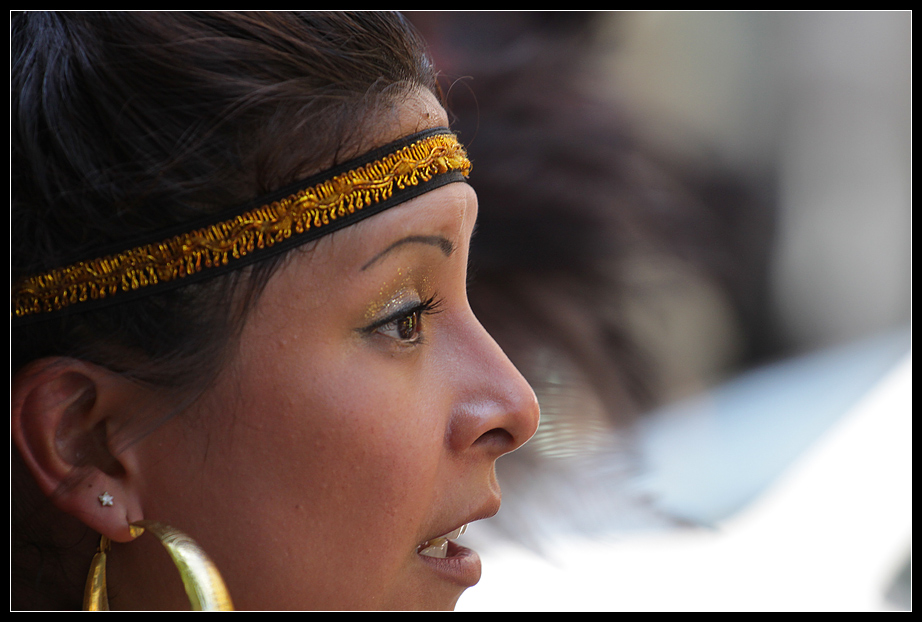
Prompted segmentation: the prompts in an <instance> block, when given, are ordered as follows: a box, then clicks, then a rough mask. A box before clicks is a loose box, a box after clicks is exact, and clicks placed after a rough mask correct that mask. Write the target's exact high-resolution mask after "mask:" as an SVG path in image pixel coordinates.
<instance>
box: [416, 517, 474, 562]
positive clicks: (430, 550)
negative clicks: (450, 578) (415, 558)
mask: <svg viewBox="0 0 922 622" xmlns="http://www.w3.org/2000/svg"><path fill="white" fill-rule="evenodd" d="M466 530H467V525H461V526H460V527H458V528H457V529H455V530H454V531H451V532H449V533H446V534H445V535H443V536H439V537H437V538H433V539H432V540H429V541H427V542H423V543H422V544H420V545H419V546H418V547H417V548H416V552H417V554H419V555H423V556H425V557H437V558H445V557H448V551H449V543H450V542H453V541H455V540H457V539H458V538H459V537H460V536H461V534H463V533H464V532H465V531H466Z"/></svg>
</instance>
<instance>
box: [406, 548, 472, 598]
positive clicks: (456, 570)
mask: <svg viewBox="0 0 922 622" xmlns="http://www.w3.org/2000/svg"><path fill="white" fill-rule="evenodd" d="M417 557H418V558H419V559H420V560H422V562H423V563H424V564H426V565H427V566H429V568H431V569H432V570H434V571H435V572H436V573H437V574H438V575H439V576H440V577H442V578H443V579H445V580H447V581H451V582H452V583H456V584H458V585H460V586H462V587H471V586H473V585H476V584H477V582H478V581H480V570H481V564H480V555H478V554H477V552H476V551H472V550H471V549H469V548H467V547H463V546H460V545H458V544H456V543H455V542H452V541H451V540H449V541H448V551H447V555H446V556H445V557H428V556H426V555H419V554H417Z"/></svg>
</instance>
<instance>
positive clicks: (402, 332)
mask: <svg viewBox="0 0 922 622" xmlns="http://www.w3.org/2000/svg"><path fill="white" fill-rule="evenodd" d="M421 319H422V318H421V311H420V310H419V309H416V310H414V311H412V312H410V313H408V314H407V315H405V316H403V317H401V318H397V319H396V320H393V321H391V322H388V323H387V324H383V325H381V326H379V327H378V332H379V333H381V334H382V335H385V336H387V337H391V338H392V339H396V340H398V341H403V342H406V343H415V342H416V341H418V340H419V336H420V334H419V328H420V320H421Z"/></svg>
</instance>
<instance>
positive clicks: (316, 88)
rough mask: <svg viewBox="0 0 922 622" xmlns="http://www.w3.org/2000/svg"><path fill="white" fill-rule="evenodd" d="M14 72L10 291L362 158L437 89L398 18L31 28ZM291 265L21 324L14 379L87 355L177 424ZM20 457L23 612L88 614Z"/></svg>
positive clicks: (313, 16)
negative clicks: (383, 124)
mask: <svg viewBox="0 0 922 622" xmlns="http://www.w3.org/2000/svg"><path fill="white" fill-rule="evenodd" d="M11 59H12V62H11V157H12V167H11V178H12V193H11V194H12V200H11V243H12V249H11V277H12V280H13V281H14V282H15V281H16V280H17V279H20V278H22V277H24V276H26V275H29V274H33V273H36V272H40V271H44V270H47V269H49V268H52V267H56V266H61V265H66V264H68V263H71V262H74V261H77V260H80V259H85V258H87V257H92V256H96V255H97V254H99V252H100V250H101V249H106V248H107V247H111V246H112V245H123V247H124V245H125V243H126V242H127V241H130V240H132V239H134V238H137V237H142V236H146V235H149V234H151V233H153V232H157V231H160V230H162V229H166V228H169V227H172V226H175V225H178V224H182V223H186V222H188V221H190V220H192V219H194V218H198V217H201V216H203V215H207V214H209V213H214V212H217V211H219V210H222V209H225V208H228V207H232V206H235V205H238V204H242V203H245V202H247V201H249V200H251V199H253V198H255V197H257V196H259V195H262V194H264V193H267V192H269V191H272V190H274V189H276V188H278V187H280V186H283V185H285V184H288V183H291V182H294V181H297V180H298V179H300V178H303V177H306V176H308V175H310V174H312V173H315V172H318V171H319V170H323V169H325V168H328V167H330V166H332V165H335V164H337V163H339V162H341V161H343V160H345V159H348V158H350V157H353V156H355V155H356V154H357V153H356V150H358V149H360V148H364V147H367V145H364V142H363V141H362V133H363V131H366V130H368V129H369V127H370V126H373V125H374V124H376V123H379V122H380V121H381V119H382V115H384V114H385V113H387V111H388V110H390V109H392V107H393V106H395V105H396V104H399V103H400V102H401V101H402V98H405V97H407V96H409V95H411V94H412V93H414V92H416V91H417V90H418V89H429V90H433V89H434V88H435V79H434V74H433V70H432V67H431V64H430V62H429V60H428V57H427V55H426V53H425V50H424V48H423V44H422V42H421V40H420V39H419V38H418V37H417V35H416V34H415V31H414V30H413V29H412V28H411V27H410V26H409V25H408V24H407V22H405V20H404V19H403V17H402V16H400V15H399V14H395V13H372V12H356V13H288V12H286V13H275V12H273V13H224V12H214V13H210V12H209V13H183V12H163V13H159V12H124V13H122V12H112V13H109V12H106V13H101V12H73V13H37V12H36V13H32V12H26V13H22V14H19V15H16V16H14V17H13V19H12V22H11ZM283 260H284V257H277V258H274V259H271V260H267V261H264V262H262V263H259V264H257V265H255V266H253V267H251V268H248V269H244V270H240V271H237V272H233V273H230V274H228V275H225V276H220V277H216V278H214V279H211V280H208V281H205V282H202V283H198V284H194V285H189V286H185V287H181V288H178V289H175V290H172V291H168V292H164V293H159V294H156V295H151V296H147V297H145V298H142V299H139V300H135V301H132V302H127V303H124V304H117V305H114V306H110V307H107V308H105V309H98V310H94V311H91V312H74V313H68V314H64V315H62V316H60V317H55V318H54V319H51V320H47V321H40V322H37V323H34V324H30V325H28V326H23V327H18V326H16V327H14V328H13V330H12V372H13V373H14V374H15V373H16V372H17V371H19V370H20V369H21V368H22V367H23V366H24V365H26V364H27V363H29V362H30V361H34V360H36V359H39V358H42V357H47V356H64V357H74V358H79V359H82V360H86V361H89V362H92V363H95V364H97V365H102V366H105V367H107V368H109V369H111V370H114V371H116V372H119V373H122V374H125V375H127V376H129V377H132V378H136V379H137V380H139V381H142V382H146V383H152V384H154V385H156V386H162V387H168V388H169V389H171V390H174V391H175V393H176V395H177V396H182V398H181V399H179V398H178V399H177V400H176V402H177V404H176V406H175V407H174V408H173V409H172V411H171V412H173V413H175V412H178V411H179V410H180V409H181V408H180V407H181V403H182V399H189V395H192V396H194V394H195V393H196V392H197V391H199V390H201V389H202V388H203V387H204V386H205V385H207V382H208V380H209V379H210V378H212V377H213V375H214V374H215V373H217V371H218V370H219V369H220V367H221V363H222V361H223V360H224V359H225V355H226V353H227V350H228V348H229V347H230V346H231V345H232V344H233V343H234V337H235V335H236V334H237V331H238V330H239V327H240V326H241V325H242V321H243V319H244V318H245V316H246V311H247V309H248V306H249V304H250V303H252V302H253V301H254V300H255V299H256V297H257V296H258V295H259V292H260V291H261V287H262V286H263V285H264V283H265V282H266V280H267V279H268V278H269V276H270V275H271V273H272V272H273V270H275V268H276V267H277V266H278V265H279V263H280V262H281V261H283ZM155 424H156V422H147V423H146V424H145V425H146V426H150V425H155ZM131 434H133V435H134V436H133V438H137V436H138V435H139V434H140V432H138V431H134V432H133V433H131ZM17 458H18V454H16V453H15V452H14V460H13V471H14V475H13V476H12V479H13V486H14V490H13V493H12V499H13V504H12V510H11V514H12V517H11V536H12V537H11V556H12V578H11V594H12V607H13V608H28V607H33V606H40V607H42V608H60V607H71V606H73V607H78V606H79V595H80V593H81V591H82V581H83V577H82V576H77V574H79V572H78V570H79V568H81V567H82V568H85V564H86V563H88V562H89V558H87V559H86V560H85V561H81V560H74V559H72V558H73V557H75V556H74V555H70V556H68V555H66V549H67V548H70V547H75V546H76V544H77V543H73V542H70V543H67V544H66V545H62V544H61V542H60V541H59V540H60V538H59V537H58V538H56V535H55V533H52V532H55V531H56V530H55V529H54V528H50V527H49V525H51V524H54V520H55V518H54V516H55V515H54V513H53V512H54V510H53V509H51V508H49V507H48V501H47V499H44V498H43V497H42V495H41V494H39V493H38V491H37V489H36V487H35V485H34V484H30V478H29V476H28V474H27V473H26V471H25V468H24V466H23V464H22V461H21V460H19V459H17ZM83 544H84V543H81V546H82V545H83ZM62 546H63V547H64V548H63V549H62ZM71 567H73V568H76V569H77V570H73V569H71ZM36 603H38V604H36Z"/></svg>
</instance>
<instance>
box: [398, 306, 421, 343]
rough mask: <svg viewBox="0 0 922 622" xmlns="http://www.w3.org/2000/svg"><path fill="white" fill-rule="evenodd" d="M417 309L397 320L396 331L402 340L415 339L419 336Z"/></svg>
mask: <svg viewBox="0 0 922 622" xmlns="http://www.w3.org/2000/svg"><path fill="white" fill-rule="evenodd" d="M419 320H420V317H419V311H414V312H413V313H411V314H410V315H408V316H407V317H405V318H401V319H400V320H397V332H398V334H399V335H400V338H401V339H403V340H404V341H415V340H416V339H417V338H418V337H419Z"/></svg>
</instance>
